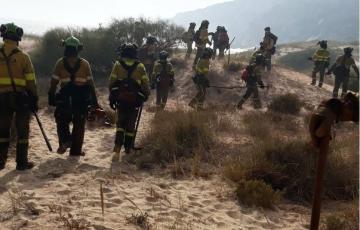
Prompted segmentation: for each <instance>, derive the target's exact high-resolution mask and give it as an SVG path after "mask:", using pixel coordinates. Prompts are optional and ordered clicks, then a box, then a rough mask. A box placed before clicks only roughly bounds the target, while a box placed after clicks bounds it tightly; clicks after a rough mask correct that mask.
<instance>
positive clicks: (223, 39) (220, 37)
mask: <svg viewBox="0 0 360 230" xmlns="http://www.w3.org/2000/svg"><path fill="white" fill-rule="evenodd" d="M216 33H217V35H215V37H217V38H216V40H215V39H214V48H216V49H219V58H220V59H221V58H224V56H225V49H230V44H229V35H228V33H227V30H226V29H225V27H224V26H220V28H219V31H217V32H216ZM216 33H215V34H216ZM215 41H216V44H215ZM213 56H214V57H215V56H216V51H214V55H213Z"/></svg>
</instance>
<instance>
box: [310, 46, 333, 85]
mask: <svg viewBox="0 0 360 230" xmlns="http://www.w3.org/2000/svg"><path fill="white" fill-rule="evenodd" d="M318 44H319V45H320V48H319V49H318V50H316V52H315V53H314V55H313V56H312V57H311V58H309V60H312V61H313V62H314V69H313V71H312V75H311V78H312V81H311V85H316V74H317V73H319V74H320V79H319V85H318V86H319V87H320V88H321V87H322V85H323V82H324V76H325V70H326V68H328V67H329V63H330V53H329V51H328V50H327V41H325V40H323V41H319V42H318Z"/></svg>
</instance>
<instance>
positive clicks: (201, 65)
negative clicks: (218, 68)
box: [195, 58, 210, 76]
mask: <svg viewBox="0 0 360 230" xmlns="http://www.w3.org/2000/svg"><path fill="white" fill-rule="evenodd" d="M209 69H210V59H205V58H200V59H199V61H198V63H197V64H196V68H195V70H196V73H197V74H199V75H203V76H207V75H208V73H209Z"/></svg>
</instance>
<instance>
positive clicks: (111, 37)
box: [31, 18, 184, 81]
mask: <svg viewBox="0 0 360 230" xmlns="http://www.w3.org/2000/svg"><path fill="white" fill-rule="evenodd" d="M135 21H139V22H140V24H141V27H142V28H143V29H144V33H145V34H146V35H153V36H155V37H156V38H157V39H158V41H159V43H160V46H161V47H162V48H166V47H169V44H170V45H173V44H174V43H175V42H177V41H178V40H177V38H178V37H180V35H181V34H182V33H183V31H184V28H182V27H179V26H176V25H174V24H171V23H169V22H167V21H164V20H156V21H151V20H147V19H143V18H140V19H137V20H135V19H133V18H128V19H122V20H113V21H112V23H110V25H109V26H107V27H101V26H100V27H99V28H96V29H75V28H69V29H64V28H56V29H52V30H50V31H48V32H47V33H45V35H44V36H43V38H42V39H41V41H40V44H39V47H38V48H37V49H35V50H34V51H33V52H32V53H31V55H32V58H33V63H34V66H35V68H36V71H37V73H38V74H39V75H42V76H50V75H51V73H52V69H53V67H54V65H55V62H56V60H57V59H58V58H60V57H61V56H62V54H63V48H62V47H61V46H60V41H61V39H65V38H66V37H67V36H69V35H71V34H72V35H74V36H76V37H78V38H79V39H80V41H81V42H82V43H83V45H84V50H83V51H82V52H81V56H83V57H84V58H86V59H87V60H88V61H89V62H90V64H91V67H92V70H93V74H94V77H95V80H97V81H99V80H103V81H105V80H107V76H108V74H109V73H110V70H111V68H112V65H113V64H112V63H113V62H114V60H116V59H117V56H116V53H115V50H116V48H117V47H119V46H120V45H121V44H123V43H125V42H134V26H135ZM162 48H161V49H162ZM101 77H103V78H101Z"/></svg>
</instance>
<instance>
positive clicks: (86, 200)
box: [0, 63, 331, 230]
mask: <svg viewBox="0 0 360 230" xmlns="http://www.w3.org/2000/svg"><path fill="white" fill-rule="evenodd" d="M189 66H190V63H189ZM221 66H222V64H221V63H217V64H213V66H212V69H213V71H217V72H218V73H219V74H218V75H219V76H220V77H219V76H215V75H214V76H212V77H211V78H212V82H215V83H217V84H224V85H225V84H226V85H235V84H243V83H242V82H241V80H240V76H238V75H235V74H228V73H223V71H222V67H221ZM214 77H218V79H214ZM265 82H266V83H267V84H269V85H272V86H273V87H272V88H270V89H268V90H264V91H262V93H261V96H262V98H263V99H264V102H265V104H266V103H267V102H268V101H269V98H270V97H271V96H272V95H274V94H280V93H286V92H292V93H296V94H298V95H300V97H301V98H303V99H304V100H305V101H306V102H307V103H309V104H312V105H315V104H317V103H318V102H319V101H321V100H322V99H324V98H326V97H329V95H330V90H331V89H330V86H328V85H325V87H324V88H323V89H320V90H319V89H318V88H316V87H313V86H310V85H308V84H309V78H307V77H306V76H304V75H302V74H299V73H296V72H293V71H290V70H287V69H282V68H276V67H275V69H274V72H273V73H272V74H271V75H270V76H269V77H267V78H266V79H265ZM176 85H177V87H178V88H177V90H176V91H175V92H174V93H172V94H171V98H170V101H169V106H168V108H167V109H179V108H180V109H181V108H183V109H188V108H187V107H186V104H187V102H188V101H189V100H190V98H191V97H192V96H193V95H194V94H195V87H194V85H193V84H192V82H191V71H190V67H189V69H186V70H183V71H180V72H179V73H177V81H176ZM99 92H101V93H102V94H105V92H106V90H105V89H99ZM242 93H243V92H241V91H240V90H217V89H209V96H208V99H207V101H208V105H218V104H226V105H229V106H233V105H235V104H236V102H237V101H238V100H239V97H240V95H241V94H242ZM105 98H106V95H102V98H101V100H102V101H103V102H104V101H105ZM151 100H152V101H153V100H154V99H153V98H152V99H151ZM104 104H105V102H104ZM250 104H251V103H247V104H246V105H245V109H248V110H250V109H252V108H251V106H250ZM151 106H153V102H150V103H149V104H148V105H147V106H146V108H145V110H144V114H143V119H142V122H141V125H140V130H139V138H140V139H141V138H142V136H143V135H144V133H145V132H146V131H147V129H148V125H147V124H148V123H149V121H150V120H151V119H152V117H153V115H154V113H153V112H151V108H150V107H151ZM52 112H53V111H52V110H51V109H50V110H49V109H43V110H41V111H40V112H39V115H40V117H41V119H42V120H43V124H44V128H45V130H46V131H47V133H48V135H49V137H50V139H51V142H52V144H53V146H54V147H57V146H56V145H57V136H56V129H55V123H54V118H53V116H52ZM234 113H236V114H238V115H239V116H241V112H238V111H236V112H234ZM114 134H115V128H114V127H111V128H104V127H97V126H96V125H88V129H87V131H86V137H85V145H84V150H85V151H86V153H87V154H86V156H85V157H82V158H72V157H68V155H67V154H68V153H66V154H65V155H58V154H56V153H49V152H48V151H47V148H46V145H45V144H44V142H43V140H42V137H41V134H40V131H39V129H38V127H37V125H36V123H35V121H34V120H33V121H32V122H31V141H30V153H29V155H30V158H31V159H32V160H33V161H35V162H36V164H37V166H36V167H35V168H34V169H33V170H32V171H29V172H17V171H15V170H14V169H15V162H14V156H13V152H14V149H13V148H12V149H11V151H10V152H11V153H12V155H11V157H10V159H9V161H8V164H7V168H6V169H5V170H3V171H1V172H0V229H2V230H3V229H4V230H5V229H29V230H30V229H69V228H68V227H69V226H70V225H71V224H76V223H80V224H82V225H84V226H86V228H85V229H96V230H110V229H138V228H137V227H136V226H135V225H133V224H131V223H129V218H130V217H131V215H139V214H141V213H142V214H143V215H145V213H146V214H147V215H148V218H149V224H150V225H151V226H152V228H153V229H305V226H306V224H307V223H308V221H309V220H308V216H309V210H308V209H307V208H304V207H301V206H296V205H293V204H287V203H283V204H281V205H280V206H279V207H278V208H277V209H276V210H274V211H267V210H259V209H256V208H247V207H242V206H241V205H239V204H238V203H237V201H236V198H235V197H234V196H233V194H232V188H231V187H230V185H228V184H227V183H225V182H224V181H223V179H222V178H221V177H220V176H214V177H212V178H210V179H208V180H205V179H185V180H174V179H172V178H170V177H159V176H154V175H151V173H148V172H142V171H138V170H137V169H136V168H135V166H133V165H127V164H125V163H122V162H116V161H115V162H114V159H113V155H112V153H111V150H112V147H113V141H114ZM120 157H121V156H120ZM115 160H116V159H115ZM101 185H102V187H103V196H104V215H103V214H102V209H101V197H100V186H101ZM66 221H68V222H66ZM64 223H65V224H64ZM66 223H67V227H66ZM74 229H76V228H74Z"/></svg>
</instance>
